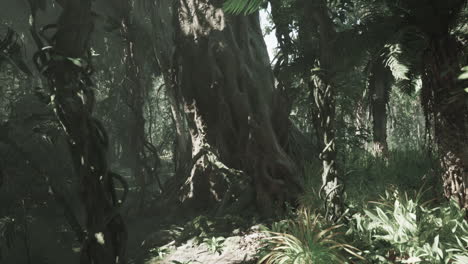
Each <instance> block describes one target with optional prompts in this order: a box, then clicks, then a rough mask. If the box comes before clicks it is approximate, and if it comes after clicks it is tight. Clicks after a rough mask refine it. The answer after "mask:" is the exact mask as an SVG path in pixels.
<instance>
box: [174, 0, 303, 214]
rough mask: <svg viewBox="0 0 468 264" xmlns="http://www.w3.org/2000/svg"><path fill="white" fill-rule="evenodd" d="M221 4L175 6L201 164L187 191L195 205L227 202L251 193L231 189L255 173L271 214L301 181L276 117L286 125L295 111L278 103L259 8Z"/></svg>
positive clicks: (194, 1)
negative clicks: (227, 8) (249, 11)
mask: <svg viewBox="0 0 468 264" xmlns="http://www.w3.org/2000/svg"><path fill="white" fill-rule="evenodd" d="M221 7H222V2H220V1H215V0H179V1H178V2H177V3H176V7H175V9H174V10H177V12H176V15H177V17H176V19H175V23H176V28H177V30H176V41H175V43H176V51H175V54H176V55H175V61H174V63H176V64H177V65H178V67H176V71H177V72H176V76H177V84H178V85H179V86H180V91H181V93H182V97H183V100H184V107H185V112H186V114H187V116H188V124H189V129H190V134H191V136H192V145H193V147H192V157H193V166H192V169H191V172H190V176H189V178H188V179H187V181H186V183H185V184H184V186H183V187H182V188H181V190H180V196H181V200H182V202H183V203H186V204H190V207H191V208H196V207H197V206H198V205H202V206H201V207H202V208H207V207H208V208H209V207H210V206H212V205H214V204H222V206H223V205H225V204H226V203H229V201H230V200H232V201H231V202H234V200H236V199H238V198H239V196H240V195H239V194H241V193H242V192H243V193H242V194H243V195H244V196H245V197H247V196H248V195H247V192H246V190H237V195H238V196H237V197H232V196H231V195H234V194H235V193H236V191H235V190H233V188H234V187H232V186H234V185H238V182H237V181H247V182H250V184H248V185H253V187H254V188H253V190H254V193H255V200H256V204H257V206H258V208H259V209H260V210H261V211H262V212H263V214H265V215H270V214H272V213H273V209H274V208H275V207H276V206H275V205H280V206H282V205H283V203H284V202H286V201H290V202H292V201H293V199H294V198H295V195H296V194H297V193H298V189H300V185H299V182H298V179H297V178H296V177H297V174H296V173H295V171H296V168H295V164H294V163H293V162H292V160H291V159H290V158H289V157H288V155H287V154H286V153H285V151H284V149H283V148H282V146H281V144H280V142H279V137H278V134H277V133H276V131H275V128H274V125H273V123H281V124H285V125H286V124H287V122H288V120H287V119H285V120H278V118H284V117H287V115H280V114H279V112H280V111H281V109H275V108H278V106H276V105H274V103H275V102H276V101H277V98H276V96H277V94H276V91H275V89H274V83H273V75H272V71H271V68H270V64H269V59H268V54H267V51H266V46H265V43H264V40H263V36H262V33H261V30H260V25H259V20H258V15H251V16H230V15H227V14H225V13H224V12H223V11H222V8H221ZM226 189H227V190H226ZM234 196H235V195H234ZM245 197H244V198H245ZM249 202H250V201H246V202H245V204H249ZM276 208H277V207H276ZM199 209H201V208H200V207H199Z"/></svg>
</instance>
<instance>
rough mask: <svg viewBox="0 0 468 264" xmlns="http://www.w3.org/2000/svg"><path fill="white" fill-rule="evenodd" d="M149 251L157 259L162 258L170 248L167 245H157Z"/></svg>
mask: <svg viewBox="0 0 468 264" xmlns="http://www.w3.org/2000/svg"><path fill="white" fill-rule="evenodd" d="M150 252H151V253H154V254H156V255H157V258H158V259H163V258H164V256H166V255H167V254H169V253H170V252H171V250H170V249H169V248H167V247H158V248H153V249H151V250H150Z"/></svg>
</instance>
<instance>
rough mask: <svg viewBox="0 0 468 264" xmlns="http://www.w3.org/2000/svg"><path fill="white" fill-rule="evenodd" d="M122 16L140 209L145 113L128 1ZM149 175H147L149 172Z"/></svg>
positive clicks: (131, 157)
mask: <svg viewBox="0 0 468 264" xmlns="http://www.w3.org/2000/svg"><path fill="white" fill-rule="evenodd" d="M122 7H123V8H122V11H123V16H122V17H121V18H120V19H121V21H120V34H121V36H122V38H123V39H124V50H123V60H122V62H123V64H124V65H125V77H124V82H123V89H124V91H125V92H124V97H125V98H123V100H124V101H125V102H126V105H127V106H128V108H129V116H128V117H127V122H128V129H129V133H128V134H127V135H128V147H129V153H127V154H129V157H127V159H128V160H129V165H130V168H131V170H132V175H133V177H134V178H135V181H136V183H137V185H138V187H139V205H138V208H139V209H142V208H143V206H144V201H145V197H146V185H147V184H146V176H145V171H144V162H145V160H144V156H145V155H144V146H145V119H144V115H143V110H144V103H145V100H144V93H145V91H144V85H143V83H142V78H143V76H142V75H141V71H142V70H143V69H142V67H141V65H140V64H139V63H138V61H137V59H136V58H135V52H136V51H135V37H136V32H134V31H135V27H136V26H135V25H134V24H132V21H131V18H130V16H131V10H132V7H131V4H130V2H129V1H127V0H126V1H123V2H122ZM148 173H150V172H148Z"/></svg>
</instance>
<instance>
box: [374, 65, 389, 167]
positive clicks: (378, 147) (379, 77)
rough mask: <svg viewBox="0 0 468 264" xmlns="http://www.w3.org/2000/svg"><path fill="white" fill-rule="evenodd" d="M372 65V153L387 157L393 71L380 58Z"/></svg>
mask: <svg viewBox="0 0 468 264" xmlns="http://www.w3.org/2000/svg"><path fill="white" fill-rule="evenodd" d="M371 67H372V68H371V76H370V79H369V92H370V108H371V114H372V135H373V146H372V147H373V149H372V153H373V154H374V155H375V156H377V157H384V158H385V157H387V156H388V144H387V104H388V100H389V96H390V89H391V85H392V79H391V76H392V75H391V74H392V73H391V71H390V69H388V67H387V66H385V65H384V64H383V62H382V60H379V59H377V61H375V62H374V63H373V64H372V66H371Z"/></svg>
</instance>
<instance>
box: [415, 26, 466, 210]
mask: <svg viewBox="0 0 468 264" xmlns="http://www.w3.org/2000/svg"><path fill="white" fill-rule="evenodd" d="M459 50H460V46H459V44H458V42H457V41H456V40H455V39H454V37H453V36H450V35H448V34H445V35H442V36H438V37H434V38H432V39H431V40H430V43H429V49H428V50H427V51H426V54H425V58H424V59H425V61H424V62H425V65H427V67H426V68H425V71H424V73H423V76H422V80H423V90H422V96H423V98H422V101H423V103H424V109H425V111H426V114H427V115H429V116H430V118H431V119H432V122H433V124H434V134H435V140H436V144H437V148H438V152H439V157H440V165H441V167H442V169H443V175H442V181H443V187H444V194H445V196H446V197H447V198H451V197H453V198H455V199H456V200H457V201H458V203H459V205H460V206H461V208H467V209H468V106H467V103H466V102H467V100H468V98H467V97H468V96H467V93H465V92H464V91H463V88H462V86H461V85H459V83H457V78H458V75H459V74H460V72H461V70H460V69H461V66H460V62H459V53H458V51H459Z"/></svg>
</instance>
